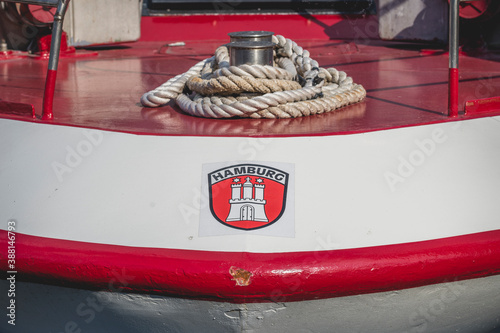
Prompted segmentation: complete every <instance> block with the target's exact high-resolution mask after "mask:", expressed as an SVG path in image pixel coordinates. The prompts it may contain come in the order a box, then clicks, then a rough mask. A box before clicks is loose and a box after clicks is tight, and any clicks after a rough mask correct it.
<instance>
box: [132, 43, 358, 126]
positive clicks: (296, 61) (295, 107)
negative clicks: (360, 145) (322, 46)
mask: <svg viewBox="0 0 500 333" xmlns="http://www.w3.org/2000/svg"><path fill="white" fill-rule="evenodd" d="M273 42H274V43H275V44H276V48H275V51H274V53H275V54H274V62H275V66H262V65H241V66H230V65H229V54H228V50H227V48H226V46H220V47H219V48H217V50H216V51H215V55H214V56H213V57H210V58H207V59H205V60H203V61H200V62H199V63H197V64H196V65H194V66H193V67H191V68H190V69H189V70H188V71H187V72H186V73H183V74H180V75H177V76H175V77H174V78H172V79H170V80H168V81H167V82H165V83H164V84H162V85H161V86H159V87H158V88H156V89H154V90H152V91H150V92H147V93H145V94H144V95H143V96H142V98H141V103H142V105H144V106H148V107H158V106H162V105H165V104H167V103H168V102H169V101H170V100H172V99H175V101H176V103H177V105H178V106H179V107H180V108H181V109H182V110H183V111H184V112H186V113H189V114H191V115H193V116H198V117H210V118H230V117H247V118H248V117H250V118H295V117H301V116H309V115H314V114H319V113H324V112H330V111H333V110H336V109H338V108H340V107H343V106H346V105H349V104H353V103H356V102H359V101H361V100H362V99H363V98H364V97H365V96H366V91H365V89H364V88H363V87H362V86H361V85H359V84H355V83H354V82H353V80H352V78H351V77H348V76H347V74H346V73H345V72H342V71H338V70H337V69H335V68H322V67H319V65H318V63H317V61H315V60H313V59H311V58H310V54H309V52H308V51H307V50H304V49H303V48H302V47H300V46H298V45H297V44H296V43H295V42H294V41H292V40H290V39H287V38H285V37H283V36H280V35H275V36H273ZM299 82H300V83H299Z"/></svg>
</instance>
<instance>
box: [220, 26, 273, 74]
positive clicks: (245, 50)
mask: <svg viewBox="0 0 500 333" xmlns="http://www.w3.org/2000/svg"><path fill="white" fill-rule="evenodd" d="M228 35H229V36H230V37H231V42H230V43H229V44H227V47H228V49H229V59H230V60H229V63H230V65H231V66H240V65H245V64H246V65H268V66H272V65H273V48H274V43H273V42H272V36H273V33H272V32H269V31H238V32H231V33H229V34H228Z"/></svg>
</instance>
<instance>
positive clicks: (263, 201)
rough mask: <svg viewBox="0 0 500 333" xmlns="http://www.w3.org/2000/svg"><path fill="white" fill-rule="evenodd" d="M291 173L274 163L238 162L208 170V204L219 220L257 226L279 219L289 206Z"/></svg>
mask: <svg viewBox="0 0 500 333" xmlns="http://www.w3.org/2000/svg"><path fill="white" fill-rule="evenodd" d="M288 180H289V174H288V173H287V172H285V171H282V170H279V169H277V168H274V167H270V166H265V165H258V164H238V165H232V166H228V167H224V168H221V169H218V170H215V171H213V172H210V173H208V191H209V199H210V201H209V205H210V211H211V213H212V215H213V217H214V218H215V219H216V220H217V221H219V222H220V223H222V224H224V225H226V226H228V227H231V228H235V229H240V230H255V229H260V228H264V227H267V226H269V225H271V224H273V223H275V222H277V221H278V220H279V219H280V218H281V216H282V215H283V212H284V211H285V208H286V198H287V187H288Z"/></svg>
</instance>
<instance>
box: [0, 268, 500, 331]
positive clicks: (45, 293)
mask: <svg viewBox="0 0 500 333" xmlns="http://www.w3.org/2000/svg"><path fill="white" fill-rule="evenodd" d="M499 284H500V276H491V277H487V278H481V279H474V280H466V281H457V282H451V283H444V284H436V285H429V286H425V287H419V288H412V289H406V290H399V291H393V292H384V293H374V294H366V295H358V296H349V297H340V298H331V299H324V300H314V301H307V302H290V303H283V302H279V300H278V301H277V302H275V303H260V304H259V303H248V304H231V303H222V302H209V301H197V300H188V299H182V298H170V297H164V296H152V295H140V294H128V293H124V292H121V291H120V288H119V287H118V285H117V286H116V287H117V292H114V293H111V292H105V291H97V292H93V291H86V290H79V289H70V288H63V287H55V286H46V285H41V284H32V283H25V282H19V281H18V282H17V284H16V286H17V287H16V290H17V291H16V293H17V295H16V304H17V306H18V307H17V313H16V314H17V320H16V326H15V327H14V326H11V325H8V324H7V320H5V319H4V320H2V321H0V331H1V332H4V333H10V332H16V333H17V332H23V333H39V332H92V333H110V332H120V333H140V332H145V333H160V332H206V333H211V332H217V333H219V332H255V333H257V332H265V333H273V332H293V333H302V332H303V333H305V332H308V333H309V332H325V333H326V332H328V333H330V332H335V333H417V332H421V333H422V332H425V333H451V332H461V333H487V332H493V331H492V330H494V329H495V328H499V327H500V288H498V285H499ZM0 286H1V289H2V290H7V289H8V288H7V285H6V281H5V280H2V281H0ZM497 332H498V331H497Z"/></svg>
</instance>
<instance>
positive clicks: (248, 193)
mask: <svg viewBox="0 0 500 333" xmlns="http://www.w3.org/2000/svg"><path fill="white" fill-rule="evenodd" d="M245 179H246V182H245V183H244V184H243V199H252V198H253V184H252V183H251V182H250V177H247V178H245Z"/></svg>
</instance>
